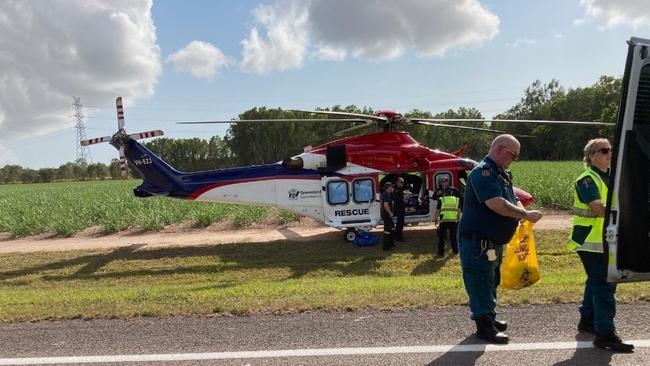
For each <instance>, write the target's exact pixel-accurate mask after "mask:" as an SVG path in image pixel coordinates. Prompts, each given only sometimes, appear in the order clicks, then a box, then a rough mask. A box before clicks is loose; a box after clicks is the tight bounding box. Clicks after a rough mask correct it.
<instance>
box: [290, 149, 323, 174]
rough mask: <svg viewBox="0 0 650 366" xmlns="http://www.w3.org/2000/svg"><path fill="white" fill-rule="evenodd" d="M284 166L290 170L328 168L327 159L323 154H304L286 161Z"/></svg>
mask: <svg viewBox="0 0 650 366" xmlns="http://www.w3.org/2000/svg"><path fill="white" fill-rule="evenodd" d="M282 165H283V166H284V167H286V168H288V169H313V170H317V169H318V168H323V167H325V166H327V158H326V157H325V155H322V154H314V153H309V152H306V153H302V154H300V155H296V156H294V157H292V158H288V159H284V160H283V161H282Z"/></svg>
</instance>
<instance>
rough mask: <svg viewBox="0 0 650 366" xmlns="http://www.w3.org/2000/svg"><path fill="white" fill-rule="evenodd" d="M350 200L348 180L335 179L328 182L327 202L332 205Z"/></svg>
mask: <svg viewBox="0 0 650 366" xmlns="http://www.w3.org/2000/svg"><path fill="white" fill-rule="evenodd" d="M349 200H350V197H349V193H348V182H346V181H343V180H335V181H332V182H329V183H327V202H328V203H329V204H330V205H343V204H346V203H348V201H349Z"/></svg>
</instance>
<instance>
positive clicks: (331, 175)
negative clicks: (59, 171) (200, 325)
mask: <svg viewBox="0 0 650 366" xmlns="http://www.w3.org/2000/svg"><path fill="white" fill-rule="evenodd" d="M628 43H629V49H630V51H629V54H628V60H627V65H626V70H625V77H624V85H623V99H622V102H621V107H620V108H621V109H620V111H619V120H618V123H617V137H616V140H615V141H614V142H613V143H614V144H613V145H614V147H615V151H617V152H618V154H619V155H618V157H617V156H616V155H615V156H614V158H613V164H612V173H613V176H614V177H615V181H614V189H611V190H610V195H612V194H614V195H616V196H618V197H619V199H618V200H615V202H617V203H616V204H614V205H608V207H607V221H606V227H607V230H606V233H605V235H606V239H607V242H608V243H609V249H610V250H612V251H614V252H615V253H616V255H615V256H614V258H615V260H614V264H613V265H612V263H611V261H610V277H611V279H612V280H614V281H632V280H639V279H642V280H645V279H650V260H648V258H650V245H649V243H648V241H649V239H650V238H649V235H650V234H649V233H650V227H649V225H650V213H649V208H650V203H647V202H650V200H648V199H647V198H648V191H649V190H648V187H650V186H649V181H650V178H649V177H650V172H648V169H649V167H650V164H649V163H648V162H650V160H648V159H649V158H650V145H649V142H650V64H649V62H648V58H647V53H648V52H647V48H648V47H650V40H644V39H639V38H632V39H631V40H630V41H629V42H628ZM635 83H636V84H635ZM637 97H638V99H637ZM639 105H640V107H639ZM634 106H636V112H635V109H634ZM116 108H117V122H118V130H117V132H116V133H115V134H114V135H112V136H104V137H99V138H94V139H89V140H83V141H81V144H82V145H91V144H97V143H103V142H109V143H110V144H111V145H113V146H114V147H115V148H116V149H117V150H118V151H119V157H120V168H121V172H122V175H123V176H126V162H127V161H128V162H129V163H130V164H131V166H132V167H133V168H134V169H136V170H137V171H138V172H139V173H140V175H141V176H142V177H143V180H142V183H141V184H140V185H139V186H137V187H136V188H134V190H133V192H134V194H135V196H137V197H152V196H168V197H173V198H180V199H187V200H193V201H207V202H221V203H234V204H255V205H270V206H276V207H280V208H283V209H286V210H289V211H292V212H294V213H296V214H298V215H301V216H306V217H311V218H313V219H315V220H316V221H319V222H321V223H323V224H325V225H327V226H330V227H334V228H337V229H341V230H344V239H345V240H347V241H353V240H354V239H355V237H356V234H357V232H358V231H359V230H369V229H371V228H373V227H375V226H377V225H380V224H381V223H382V221H381V216H380V206H379V200H378V198H379V196H380V193H381V189H382V187H383V186H384V183H385V182H387V181H393V182H394V181H395V179H396V178H397V177H398V176H401V177H403V178H404V179H405V181H406V184H407V186H408V188H409V190H410V193H411V196H410V198H409V200H408V205H407V210H406V216H405V222H406V223H413V224H415V223H421V222H424V223H432V222H433V219H434V213H435V208H436V207H435V203H434V202H435V201H431V200H430V197H431V195H432V193H433V192H434V191H435V189H436V188H437V187H438V185H439V183H440V181H441V180H442V178H443V177H445V178H448V180H449V182H450V183H451V185H452V186H454V187H456V188H458V189H460V190H461V191H462V190H463V188H464V185H465V179H466V178H467V173H468V172H469V171H470V170H471V169H472V168H474V166H476V164H477V163H476V161H474V160H471V159H468V158H465V157H463V153H464V151H465V149H466V146H464V147H461V148H459V149H458V150H456V151H453V152H443V151H439V150H436V149H431V148H428V147H426V146H423V145H421V144H420V143H418V142H417V141H416V140H415V139H414V138H413V137H411V136H410V135H409V134H408V133H407V132H402V131H396V130H395V129H396V128H397V127H399V126H405V125H426V126H431V127H440V128H456V129H464V130H467V131H473V132H487V133H498V134H500V133H505V132H503V131H499V130H494V129H489V128H481V127H469V126H460V125H449V124H446V123H448V122H483V123H484V124H486V125H487V124H489V123H491V122H505V123H536V124H550V125H553V124H557V125H583V126H584V125H587V126H590V125H591V126H594V125H611V124H609V123H603V122H584V121H545V120H503V119H427V118H407V117H404V116H403V115H402V114H400V113H398V112H395V111H391V110H382V111H379V112H377V113H376V114H374V115H368V114H359V113H347V112H335V111H311V110H310V111H304V110H294V111H295V112H303V113H309V114H311V115H313V116H314V117H315V118H310V119H266V120H226V121H197V122H180V123H183V124H206V123H282V122H287V121H292V122H327V123H335V122H347V123H350V122H353V123H358V125H357V126H354V127H352V128H349V129H346V130H344V131H341V132H349V131H352V130H356V129H360V128H364V127H368V126H372V125H374V126H376V127H378V128H379V129H380V131H379V132H374V133H367V134H362V135H357V136H351V137H345V138H341V139H338V140H334V141H331V142H327V143H325V144H322V145H319V146H315V147H307V148H305V151H304V152H303V153H301V154H299V155H296V156H292V157H287V158H285V159H283V160H281V161H278V162H276V163H273V164H264V165H254V166H246V167H239V168H229V169H217V170H210V171H200V172H187V173H185V172H180V171H177V170H175V169H174V168H173V167H171V166H170V165H169V164H167V163H166V162H164V161H163V160H162V159H160V158H159V157H158V156H156V155H155V154H154V153H152V152H151V151H150V150H148V149H147V148H146V147H145V146H143V145H142V144H140V143H139V142H138V140H140V139H144V138H150V137H157V136H162V135H163V132H162V131H160V130H155V131H148V132H141V133H136V134H127V133H126V130H125V128H124V108H123V104H122V98H121V97H118V98H117V100H116ZM635 113H637V114H639V113H640V115H641V117H640V119H639V118H637V117H636V114H635ZM318 115H320V116H324V117H327V118H316V116H318ZM635 135H636V140H635V138H634V136H635ZM634 141H637V143H638V144H639V145H638V146H636V145H635V146H636V147H632V148H628V146H630V144H634ZM639 141H640V142H639ZM617 146H618V148H617ZM629 149H633V150H632V151H633V152H629V154H636V155H634V156H635V157H638V159H637V160H638V161H641V162H640V163H639V162H637V160H635V162H633V163H630V162H628V161H627V160H626V159H624V155H625V154H626V153H628V151H630V150H629ZM639 159H640V160H639ZM643 159H645V160H643ZM630 164H633V166H629V165H630ZM634 164H636V165H634ZM628 166H629V167H628ZM619 167H620V168H619ZM625 167H628V168H627V169H625ZM634 169H637V171H644V172H646V174H645V175H643V176H644V177H645V178H643V179H641V180H638V179H637V180H634V179H632V180H630V174H633V172H634ZM639 169H640V170H639ZM624 172H627V174H628V175H626V174H625V173H624ZM633 176H634V175H633ZM634 184H638V185H639V186H638V187H637V191H638V192H640V193H639V194H642V193H643V192H645V196H644V197H646V199H644V200H638V199H636V200H635V199H632V198H630V197H632V196H631V195H625V194H623V195H620V193H619V190H620V187H621V186H626V185H634ZM635 187H636V186H635ZM515 192H516V194H517V196H518V197H519V199H520V201H521V202H522V203H523V204H524V205H525V206H527V205H529V204H531V203H532V201H533V197H532V196H531V195H530V194H529V193H527V192H525V191H523V190H521V189H517V188H515ZM634 197H638V196H634ZM610 198H611V197H610ZM608 202H612V201H611V200H608ZM639 202H641V203H643V205H644V206H643V207H641V208H640V209H641V210H642V212H643V213H644V214H643V215H641V216H638V217H636V218H633V219H632V218H629V215H628V214H626V213H625V212H630V211H629V209H630V207H637V206H638V205H640V204H641V203H639ZM619 215H620V217H621V220H618V216H619ZM624 218H625V222H626V223H627V222H630V223H631V224H629V226H627V225H621V224H620V222H621V221H623V219H624ZM628 219H629V221H628ZM619 232H620V234H618V233H619ZM620 235H629V236H630V237H632V238H637V239H639V238H641V239H643V240H640V241H639V242H638V243H639V244H638V245H639V247H638V248H642V249H643V250H644V253H645V257H644V258H645V259H644V260H643V261H641V262H642V263H640V262H639V259H638V258H635V257H634V254H633V253H635V251H634V250H637V249H638V248H637V247H634V248H635V249H634V250H633V251H629V249H628V248H630V247H628V246H627V244H626V246H625V247H624V246H622V245H617V244H618V243H619V242H618V238H619V236H620ZM626 243H627V242H626ZM639 250H641V249H639Z"/></svg>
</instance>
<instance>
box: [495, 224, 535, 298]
mask: <svg viewBox="0 0 650 366" xmlns="http://www.w3.org/2000/svg"><path fill="white" fill-rule="evenodd" d="M537 281H539V265H538V264H537V252H536V250H535V238H534V237H533V223H532V222H530V221H523V222H521V223H520V224H519V227H517V231H516V232H515V235H514V236H513V237H512V239H511V240H510V242H509V243H508V245H507V246H506V247H505V248H504V253H503V262H502V263H501V287H503V288H508V289H511V290H519V289H521V288H524V287H528V286H530V285H532V284H534V283H536V282H537Z"/></svg>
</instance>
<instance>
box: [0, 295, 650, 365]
mask: <svg viewBox="0 0 650 366" xmlns="http://www.w3.org/2000/svg"><path fill="white" fill-rule="evenodd" d="M618 310H619V312H618V316H617V324H618V328H619V333H620V334H621V335H622V336H623V337H624V338H625V339H627V340H633V341H634V343H635V344H636V345H637V350H636V352H635V353H634V354H627V355H624V354H613V353H611V352H609V351H605V350H599V349H594V348H592V347H591V343H590V341H591V337H590V336H588V335H579V336H578V335H577V332H576V329H575V327H576V323H577V320H578V312H577V308H576V305H570V304H561V305H534V306H533V305H531V306H508V307H503V308H501V309H500V314H501V317H502V318H504V319H506V320H508V321H509V322H510V329H509V331H508V334H509V335H510V337H511V344H510V345H507V346H485V345H484V344H482V343H481V342H479V341H478V340H476V339H475V338H474V337H473V336H472V335H471V332H472V331H473V323H472V322H471V321H470V320H469V319H468V310H467V308H466V307H450V308H444V309H426V310H400V311H360V312H307V313H299V314H290V315H251V316H231V317H210V318H207V317H169V318H136V319H122V320H120V319H101V320H89V321H84V320H63V321H45V322H36V323H17V324H1V325H0V365H14V364H36V363H39V362H40V364H58V365H60V364H74V363H80V362H97V364H120V365H142V364H149V365H151V364H161V365H215V364H218V365H305V364H307V365H343V364H345V365H364V366H366V365H473V364H477V365H497V364H498V365H500V366H508V365H536V366H540V365H607V364H612V365H650V303H636V304H621V305H619V309H618ZM57 357H68V358H57Z"/></svg>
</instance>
